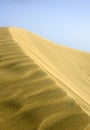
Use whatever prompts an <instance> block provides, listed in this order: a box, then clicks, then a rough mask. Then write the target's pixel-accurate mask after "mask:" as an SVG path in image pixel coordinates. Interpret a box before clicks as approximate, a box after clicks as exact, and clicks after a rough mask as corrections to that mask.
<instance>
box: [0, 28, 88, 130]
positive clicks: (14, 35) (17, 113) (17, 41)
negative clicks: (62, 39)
mask: <svg viewBox="0 0 90 130" xmlns="http://www.w3.org/2000/svg"><path fill="white" fill-rule="evenodd" d="M71 54H72V55H71ZM68 57H70V58H69V60H67V59H68ZM57 58H60V59H57ZM77 59H78V60H77ZM89 59H90V55H89V53H84V52H79V51H75V50H73V49H69V48H65V47H63V46H58V45H56V44H52V43H51V42H49V41H46V40H44V39H42V38H40V37H38V36H36V35H34V34H32V33H29V32H27V31H24V30H22V29H18V28H15V27H7V28H0V130H76V129H77V130H89V128H90V117H89V115H87V114H86V113H85V112H87V113H89V109H90V107H89V105H90V102H89V101H90V100H89V99H90V97H89V92H90V91H89V90H90V89H89V85H90V84H89ZM71 60H72V62H71ZM80 60H81V61H80ZM69 67H70V68H69ZM78 74H79V76H78ZM82 75H83V76H82ZM77 85H78V87H77ZM81 86H82V87H81ZM87 89H88V90H87ZM86 90H87V91H86ZM71 91H72V92H71ZM82 95H83V96H82ZM75 96H76V97H75ZM78 96H79V97H78ZM72 97H73V98H72ZM74 98H75V99H74ZM77 100H79V102H78V104H77V103H76V102H77ZM83 100H84V101H83ZM81 107H82V108H83V109H84V110H85V112H84V111H83V110H82V109H81Z"/></svg>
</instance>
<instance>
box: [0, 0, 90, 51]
mask: <svg viewBox="0 0 90 130" xmlns="http://www.w3.org/2000/svg"><path fill="white" fill-rule="evenodd" d="M0 26H16V27H20V28H24V29H26V30H29V31H30V32H33V33H35V34H38V35H40V36H41V37H43V38H46V39H48V40H51V41H53V42H56V43H58V44H62V45H65V46H68V47H72V48H76V49H78V50H84V51H88V52H90V0H0Z"/></svg>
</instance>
